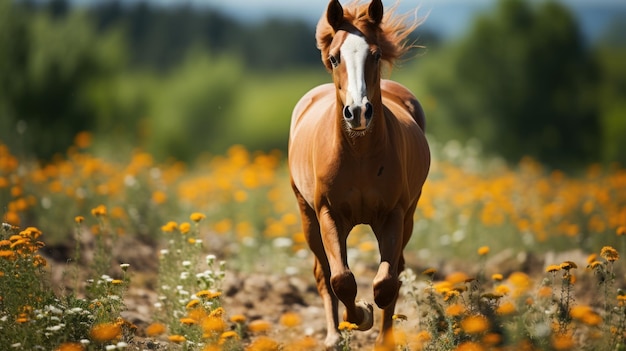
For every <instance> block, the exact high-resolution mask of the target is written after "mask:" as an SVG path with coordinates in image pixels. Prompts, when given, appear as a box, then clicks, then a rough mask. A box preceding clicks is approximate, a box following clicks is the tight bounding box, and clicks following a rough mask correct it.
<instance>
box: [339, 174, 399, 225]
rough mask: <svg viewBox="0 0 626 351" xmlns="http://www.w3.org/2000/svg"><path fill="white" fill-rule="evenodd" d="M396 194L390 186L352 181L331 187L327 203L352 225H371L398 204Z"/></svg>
mask: <svg viewBox="0 0 626 351" xmlns="http://www.w3.org/2000/svg"><path fill="white" fill-rule="evenodd" d="M398 197H399V196H398V192H397V190H396V189H395V188H394V187H393V186H392V184H389V183H386V182H384V181H379V182H373V181H364V180H362V179H358V178H356V179H352V180H351V181H346V182H342V184H341V185H340V186H335V187H333V190H331V191H330V192H329V194H328V198H329V202H330V204H331V207H333V208H334V210H336V211H338V212H339V213H340V214H341V215H342V217H344V218H346V219H349V220H350V221H352V222H354V223H364V224H369V223H371V222H372V221H373V220H374V219H375V218H376V217H379V216H384V214H385V213H387V212H388V211H390V210H391V209H392V208H393V207H394V206H395V204H396V203H397V202H398Z"/></svg>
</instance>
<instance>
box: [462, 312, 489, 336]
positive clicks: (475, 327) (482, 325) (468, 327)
mask: <svg viewBox="0 0 626 351" xmlns="http://www.w3.org/2000/svg"><path fill="white" fill-rule="evenodd" d="M461 328H462V329H463V331H465V332H466V333H468V334H478V333H482V332H484V331H486V330H487V329H488V328H489V321H488V320H487V318H485V317H483V316H481V315H475V316H469V317H466V318H465V319H463V320H462V321H461Z"/></svg>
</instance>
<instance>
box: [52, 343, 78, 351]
mask: <svg viewBox="0 0 626 351" xmlns="http://www.w3.org/2000/svg"><path fill="white" fill-rule="evenodd" d="M84 350H85V348H84V347H83V345H81V344H79V343H77V342H64V343H62V344H61V345H59V347H57V348H56V349H55V350H54V351H84Z"/></svg>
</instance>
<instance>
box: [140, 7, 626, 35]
mask: <svg viewBox="0 0 626 351" xmlns="http://www.w3.org/2000/svg"><path fill="white" fill-rule="evenodd" d="M152 1H160V2H165V3H175V2H180V1H181V0H152ZM186 1H188V2H190V3H193V4H201V5H209V6H212V7H214V8H216V9H219V10H222V11H224V12H225V13H227V14H230V15H234V16H237V17H238V18H240V19H244V20H251V21H258V20H263V19H265V18H268V17H283V18H285V17H292V18H297V19H303V20H305V21H308V22H311V23H315V22H317V20H318V19H319V17H320V15H321V14H322V13H323V11H324V10H325V8H326V6H327V4H328V1H327V0H186ZM529 1H533V2H542V1H546V0H529ZM559 1H560V2H562V3H564V4H565V5H567V6H568V7H570V8H571V9H572V11H573V13H574V14H575V15H576V16H577V17H578V18H579V20H580V21H581V22H580V23H581V26H582V28H583V32H584V33H585V35H586V36H587V37H588V39H590V40H593V39H595V38H597V37H599V36H600V35H601V34H602V33H603V29H604V28H605V26H606V25H607V24H608V22H610V20H611V19H612V18H613V17H612V16H615V14H616V13H621V14H622V16H626V0H559ZM347 2H348V0H344V1H342V3H347ZM395 2H396V1H395V0H394V1H387V2H384V3H385V5H386V6H390V5H393V4H394V3H395ZM495 3H496V0H401V1H399V4H398V11H399V12H400V13H407V12H415V9H418V13H417V15H418V16H419V17H424V16H427V18H426V21H425V24H424V25H425V26H426V27H428V28H431V29H434V30H435V31H437V32H438V33H439V34H440V35H442V36H443V37H454V36H458V35H462V33H463V32H464V31H465V30H466V29H467V28H468V27H469V24H470V23H471V22H472V19H473V17H474V16H475V15H477V14H479V13H480V12H484V11H487V10H489V9H490V8H491V7H492V6H493V5H494V4H495ZM625 18H626V17H625Z"/></svg>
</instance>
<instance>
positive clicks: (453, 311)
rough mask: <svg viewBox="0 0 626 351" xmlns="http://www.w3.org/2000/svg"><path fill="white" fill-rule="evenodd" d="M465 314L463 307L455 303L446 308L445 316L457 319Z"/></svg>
mask: <svg viewBox="0 0 626 351" xmlns="http://www.w3.org/2000/svg"><path fill="white" fill-rule="evenodd" d="M463 312H465V307H463V305H461V304H459V303H455V304H453V305H450V306H448V307H447V308H446V314H447V315H448V316H452V317H457V316H460V315H461V314H463Z"/></svg>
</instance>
